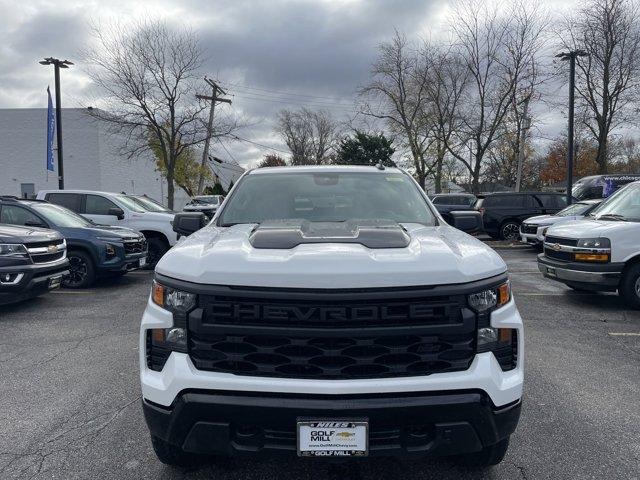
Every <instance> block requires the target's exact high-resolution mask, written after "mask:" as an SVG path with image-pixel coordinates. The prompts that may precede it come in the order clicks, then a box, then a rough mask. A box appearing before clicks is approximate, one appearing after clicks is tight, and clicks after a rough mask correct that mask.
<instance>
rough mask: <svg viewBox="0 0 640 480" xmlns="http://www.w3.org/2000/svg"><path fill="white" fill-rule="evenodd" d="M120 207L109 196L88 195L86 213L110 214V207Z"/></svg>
mask: <svg viewBox="0 0 640 480" xmlns="http://www.w3.org/2000/svg"><path fill="white" fill-rule="evenodd" d="M111 208H119V207H118V206H117V205H116V204H115V203H113V202H112V201H111V200H109V199H108V198H105V197H102V196H100V195H87V201H86V204H85V208H84V213H86V214H87V215H109V209H111Z"/></svg>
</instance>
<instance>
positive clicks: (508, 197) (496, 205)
mask: <svg viewBox="0 0 640 480" xmlns="http://www.w3.org/2000/svg"><path fill="white" fill-rule="evenodd" d="M566 206H567V199H566V196H565V195H563V194H560V193H547V192H544V193H540V192H521V193H513V192H504V193H491V194H488V195H486V196H485V197H484V198H482V199H480V200H478V203H477V204H476V208H477V209H478V210H479V211H480V213H482V220H483V223H484V231H485V232H486V233H487V234H488V235H489V236H491V237H492V238H501V239H502V240H516V239H518V238H519V236H520V224H521V223H522V222H523V221H524V220H525V219H527V218H529V217H533V216H535V215H547V214H554V213H556V212H558V211H560V210H562V209H563V208H564V207H566Z"/></svg>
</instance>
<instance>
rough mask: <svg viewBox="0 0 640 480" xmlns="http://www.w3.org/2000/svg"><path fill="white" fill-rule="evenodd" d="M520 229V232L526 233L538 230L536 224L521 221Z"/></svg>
mask: <svg viewBox="0 0 640 480" xmlns="http://www.w3.org/2000/svg"><path fill="white" fill-rule="evenodd" d="M520 231H521V232H522V233H528V234H531V233H537V232H538V226H537V225H530V224H527V223H523V224H522V225H521V226H520Z"/></svg>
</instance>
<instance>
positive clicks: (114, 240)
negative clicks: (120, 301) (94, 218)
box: [0, 196, 147, 288]
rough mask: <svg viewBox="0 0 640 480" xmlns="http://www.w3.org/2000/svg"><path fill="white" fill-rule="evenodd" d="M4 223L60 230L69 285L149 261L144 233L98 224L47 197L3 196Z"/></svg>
mask: <svg viewBox="0 0 640 480" xmlns="http://www.w3.org/2000/svg"><path fill="white" fill-rule="evenodd" d="M0 223H6V224H11V225H24V226H28V227H46V228H51V229H53V230H57V231H58V232H60V233H61V234H62V235H63V237H64V238H65V239H66V242H67V248H68V253H67V257H68V258H69V269H70V274H69V275H68V276H67V277H65V278H64V280H63V282H62V285H63V286H64V287H67V288H85V287H88V286H90V285H91V284H92V283H93V282H94V280H95V279H96V278H97V277H99V276H107V275H124V274H125V273H127V272H128V271H131V270H135V269H137V268H140V267H143V266H145V264H146V258H147V242H146V240H145V238H144V236H143V235H142V234H141V233H138V232H136V231H134V230H131V229H129V228H123V227H111V226H104V225H96V224H94V223H91V222H90V221H89V220H87V219H85V218H84V217H81V216H80V215H78V214H77V213H74V212H72V211H71V210H69V209H68V208H65V207H62V206H60V205H55V204H53V203H49V202H47V201H45V200H22V199H19V198H15V197H6V196H5V197H0Z"/></svg>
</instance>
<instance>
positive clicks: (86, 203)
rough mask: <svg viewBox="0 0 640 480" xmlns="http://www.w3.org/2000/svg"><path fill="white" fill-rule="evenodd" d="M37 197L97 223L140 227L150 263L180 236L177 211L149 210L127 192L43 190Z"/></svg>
mask: <svg viewBox="0 0 640 480" xmlns="http://www.w3.org/2000/svg"><path fill="white" fill-rule="evenodd" d="M36 198H38V199H39V200H47V201H49V202H51V203H55V204H58V205H62V206H63V207H67V208H68V209H70V210H72V211H74V212H76V213H78V214H80V215H82V216H83V217H85V218H87V219H89V220H91V221H92V222H94V223H96V224H98V225H117V226H119V227H128V228H132V229H133V230H137V231H138V232H140V233H142V234H143V235H144V236H145V238H146V239H147V243H148V245H149V254H148V256H147V262H148V264H149V265H150V266H151V267H153V266H155V264H156V263H157V262H158V260H160V258H161V257H162V255H164V254H165V252H166V251H167V250H169V248H171V247H172V246H173V245H175V244H176V241H177V240H178V237H177V235H176V234H175V232H174V231H173V227H172V222H173V217H174V214H172V213H165V212H150V211H149V210H146V209H144V208H143V207H142V206H141V205H140V204H139V203H137V202H135V201H133V200H132V199H131V198H129V197H128V196H127V195H125V194H120V193H111V192H96V191H92V190H41V191H39V192H38V195H37V197H36Z"/></svg>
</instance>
